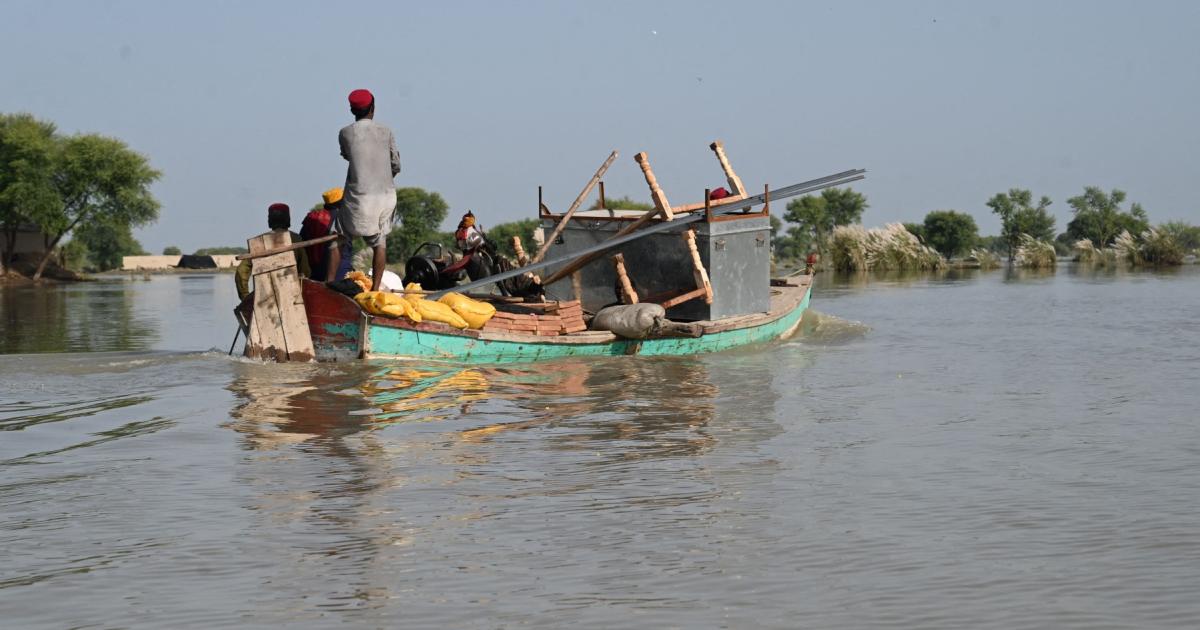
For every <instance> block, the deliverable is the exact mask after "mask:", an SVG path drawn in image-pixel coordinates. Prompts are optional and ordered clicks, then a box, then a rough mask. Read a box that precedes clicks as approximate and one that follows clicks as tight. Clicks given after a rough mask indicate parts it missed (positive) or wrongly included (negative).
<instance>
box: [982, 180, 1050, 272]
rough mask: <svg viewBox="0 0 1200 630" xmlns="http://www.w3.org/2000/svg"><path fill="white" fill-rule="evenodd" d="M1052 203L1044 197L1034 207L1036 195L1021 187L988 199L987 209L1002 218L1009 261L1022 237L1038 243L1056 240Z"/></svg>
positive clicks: (1003, 236) (1001, 228)
mask: <svg viewBox="0 0 1200 630" xmlns="http://www.w3.org/2000/svg"><path fill="white" fill-rule="evenodd" d="M1050 203H1051V201H1050V198H1049V197H1046V196H1045V195H1043V196H1042V198H1041V199H1039V200H1038V204H1037V205H1036V206H1035V205H1033V193H1031V192H1029V191H1028V190H1022V189H1020V188H1010V189H1009V191H1008V192H1007V193H997V194H995V195H993V196H992V198H991V199H989V200H988V202H987V206H988V207H989V208H991V209H992V212H994V213H996V214H997V215H999V216H1000V224H1001V227H1000V238H1002V239H1003V240H1004V243H1005V244H1006V245H1007V246H1008V257H1009V260H1012V257H1013V254H1015V253H1016V251H1017V248H1018V247H1020V245H1021V235H1022V234H1028V235H1029V236H1031V237H1033V238H1034V239H1036V240H1039V241H1050V240H1052V239H1053V238H1054V217H1053V216H1051V215H1050V212H1049V211H1048V210H1047V208H1049V207H1050Z"/></svg>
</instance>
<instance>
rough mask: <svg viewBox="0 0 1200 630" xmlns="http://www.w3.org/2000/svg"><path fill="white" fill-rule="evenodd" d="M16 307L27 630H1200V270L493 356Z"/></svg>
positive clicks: (952, 291)
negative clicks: (296, 353) (241, 351)
mask: <svg viewBox="0 0 1200 630" xmlns="http://www.w3.org/2000/svg"><path fill="white" fill-rule="evenodd" d="M0 298H2V299H0V349H2V350H3V352H4V353H5V354H3V355H0V618H2V622H0V623H2V625H3V626H4V627H6V628H8V627H11V628H68V627H70V628H112V627H172V628H181V627H195V628H208V627H216V626H237V627H266V626H276V625H283V624H286V625H287V626H289V627H298V628H326V627H332V626H339V625H346V626H350V627H439V628H440V627H452V628H504V627H536V628H561V627H566V626H571V627H588V628H648V627H652V628H660V627H684V628H708V627H714V628H715V627H729V628H760V627H761V628H797V627H805V628H1035V627H1036V628H1194V627H1197V626H1200V467H1197V465H1196V463H1197V460H1198V458H1200V428H1198V427H1197V417H1198V415H1200V414H1198V413H1197V407H1198V403H1200V387H1198V386H1197V375H1198V371H1197V369H1198V367H1200V268H1197V267H1195V266H1190V267H1185V268H1183V269H1179V270H1174V271H1170V272H1164V273H1155V272H1138V273H1133V272H1118V273H1114V272H1089V271H1086V270H1081V269H1078V268H1074V267H1070V266H1060V267H1059V268H1058V269H1057V271H1056V272H1055V273H1053V274H1006V273H1005V272H1004V271H995V272H988V273H978V272H963V273H958V274H953V273H952V274H942V275H937V276H929V275H926V276H907V277H876V278H870V279H863V278H855V279H850V278H834V277H831V276H822V277H820V278H819V282H818V284H817V287H816V290H815V292H814V297H813V306H814V308H815V309H816V310H817V311H819V312H820V313H822V314H824V317H815V318H808V319H807V321H806V332H807V336H805V337H803V338H800V339H796V340H793V341H790V342H788V343H781V344H776V345H773V346H770V347H765V348H755V349H747V350H740V351H735V352H729V353H723V354H718V355H709V356H698V357H683V358H665V359H647V358H636V357H620V358H613V359H606V360H586V361H577V360H565V361H556V362H545V363H538V364H532V365H511V366H497V367H471V368H461V367H454V366H447V365H435V364H424V363H357V364H349V365H286V366H284V365H269V364H260V363H253V362H248V361H244V360H240V359H233V358H229V357H227V356H225V351H226V350H227V349H228V346H229V342H230V340H231V339H232V337H233V333H234V325H233V322H232V318H231V315H230V310H231V309H232V307H233V304H234V291H233V282H232V278H231V277H229V276H227V275H215V276H164V277H155V278H153V279H151V280H148V281H143V280H136V281H124V280H111V281H104V282H98V283H89V284H80V285H71V286H58V287H53V288H43V289H37V288H29V287H19V288H7V289H3V290H0ZM856 322H863V324H857V323H856Z"/></svg>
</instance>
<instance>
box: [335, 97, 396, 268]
mask: <svg viewBox="0 0 1200 630" xmlns="http://www.w3.org/2000/svg"><path fill="white" fill-rule="evenodd" d="M338 143H339V144H340V145H341V148H342V157H344V158H346V160H347V161H349V162H350V165H349V168H348V169H347V170H346V186H345V189H344V191H345V192H344V196H343V197H342V207H341V208H340V209H339V210H338V213H337V219H336V228H335V229H336V230H337V232H338V233H339V234H344V235H347V236H350V237H354V236H361V237H362V238H363V240H365V241H366V242H367V245H368V246H369V247H378V246H380V245H384V244H385V242H386V238H387V233H388V232H389V231H390V230H391V225H392V215H393V214H394V213H395V212H396V184H395V183H394V182H393V181H392V180H393V179H394V178H395V177H396V174H397V173H399V172H400V154H399V153H398V152H397V151H396V138H395V136H393V135H392V130H391V129H388V128H387V127H384V126H383V125H381V124H379V123H377V122H375V121H374V120H372V119H370V118H363V119H361V120H356V121H354V123H353V124H350V125H347V126H345V127H343V128H342V130H341V131H340V132H339V133H338Z"/></svg>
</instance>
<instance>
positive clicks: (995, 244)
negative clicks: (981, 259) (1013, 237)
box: [976, 236, 1008, 254]
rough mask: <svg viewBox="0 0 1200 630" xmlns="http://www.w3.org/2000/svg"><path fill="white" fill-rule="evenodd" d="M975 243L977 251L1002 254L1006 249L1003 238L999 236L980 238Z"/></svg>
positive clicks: (1006, 245)
mask: <svg viewBox="0 0 1200 630" xmlns="http://www.w3.org/2000/svg"><path fill="white" fill-rule="evenodd" d="M976 243H977V245H976V246H977V247H979V249H982V250H984V251H986V252H992V253H994V254H999V253H1002V252H1003V251H1004V250H1005V248H1006V247H1008V244H1007V243H1005V242H1004V238H1002V237H1000V236H980V237H979V240H978V241H976Z"/></svg>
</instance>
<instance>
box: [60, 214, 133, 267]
mask: <svg viewBox="0 0 1200 630" xmlns="http://www.w3.org/2000/svg"><path fill="white" fill-rule="evenodd" d="M71 240H72V241H79V242H80V243H81V244H82V245H83V246H84V247H85V248H86V251H87V255H88V261H89V262H90V263H91V264H92V266H93V267H95V268H96V269H99V270H100V271H107V270H109V269H120V268H121V263H122V260H121V259H122V258H123V257H125V256H144V255H146V254H147V253H148V252H146V250H144V249H142V244H141V243H139V242H137V239H135V238H133V231H132V230H131V229H130V227H129V224H127V223H121V222H119V221H90V222H88V223H85V224H83V225H81V226H80V227H79V229H77V230H75V236H74V237H73V238H72V239H71Z"/></svg>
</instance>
